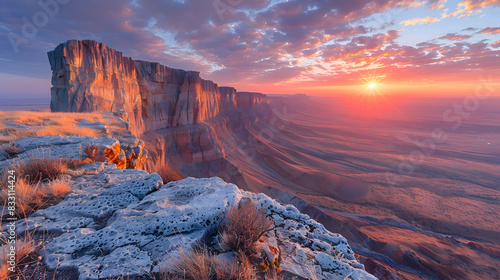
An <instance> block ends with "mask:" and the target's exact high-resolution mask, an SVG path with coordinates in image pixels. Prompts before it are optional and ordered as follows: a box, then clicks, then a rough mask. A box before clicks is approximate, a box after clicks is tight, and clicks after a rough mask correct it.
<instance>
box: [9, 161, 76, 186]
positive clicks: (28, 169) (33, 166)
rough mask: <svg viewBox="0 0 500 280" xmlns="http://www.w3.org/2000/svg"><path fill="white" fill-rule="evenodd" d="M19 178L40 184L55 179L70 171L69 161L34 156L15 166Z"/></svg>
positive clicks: (31, 183)
mask: <svg viewBox="0 0 500 280" xmlns="http://www.w3.org/2000/svg"><path fill="white" fill-rule="evenodd" d="M13 170H15V171H16V173H15V174H16V176H17V178H23V179H25V180H26V181H27V183H28V184H30V185H33V184H38V183H40V182H45V181H49V180H55V179H57V177H59V176H60V175H61V174H64V173H66V172H67V171H68V165H67V161H66V160H64V159H55V158H51V157H41V158H32V159H30V160H28V161H23V162H18V163H16V164H15V165H14V166H13Z"/></svg>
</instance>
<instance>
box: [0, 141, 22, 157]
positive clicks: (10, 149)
mask: <svg viewBox="0 0 500 280" xmlns="http://www.w3.org/2000/svg"><path fill="white" fill-rule="evenodd" d="M2 149H3V150H4V151H5V152H6V153H7V155H8V156H9V158H13V157H15V156H17V155H18V154H20V153H22V152H23V150H22V149H21V148H19V147H18V146H16V145H12V144H6V145H4V146H3V147H2Z"/></svg>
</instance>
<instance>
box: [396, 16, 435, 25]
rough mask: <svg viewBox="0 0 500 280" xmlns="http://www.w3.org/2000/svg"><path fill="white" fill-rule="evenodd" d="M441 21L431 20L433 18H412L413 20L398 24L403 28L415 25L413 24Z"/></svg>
mask: <svg viewBox="0 0 500 280" xmlns="http://www.w3.org/2000/svg"><path fill="white" fill-rule="evenodd" d="M438 21H441V20H440V19H437V18H433V17H425V18H414V19H409V20H404V21H402V22H400V23H399V24H404V25H405V26H408V25H415V24H420V25H422V24H429V23H432V22H438Z"/></svg>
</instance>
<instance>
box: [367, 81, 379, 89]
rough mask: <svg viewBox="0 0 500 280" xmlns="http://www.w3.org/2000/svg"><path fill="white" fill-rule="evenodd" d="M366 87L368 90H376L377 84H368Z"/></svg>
mask: <svg viewBox="0 0 500 280" xmlns="http://www.w3.org/2000/svg"><path fill="white" fill-rule="evenodd" d="M366 86H367V87H368V89H376V88H377V83H375V82H370V83H368V84H367V85H366Z"/></svg>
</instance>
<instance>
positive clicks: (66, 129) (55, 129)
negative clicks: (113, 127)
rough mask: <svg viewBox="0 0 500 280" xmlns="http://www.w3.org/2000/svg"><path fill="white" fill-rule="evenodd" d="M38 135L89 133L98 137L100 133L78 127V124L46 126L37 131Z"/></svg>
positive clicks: (88, 134)
mask: <svg viewBox="0 0 500 280" xmlns="http://www.w3.org/2000/svg"><path fill="white" fill-rule="evenodd" d="M36 135H37V136H46V135H61V136H74V135H87V136H93V137H96V136H98V135H99V133H98V132H97V131H96V130H94V129H91V128H86V127H78V126H74V125H72V126H50V127H45V128H42V129H40V130H38V131H37V132H36Z"/></svg>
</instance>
